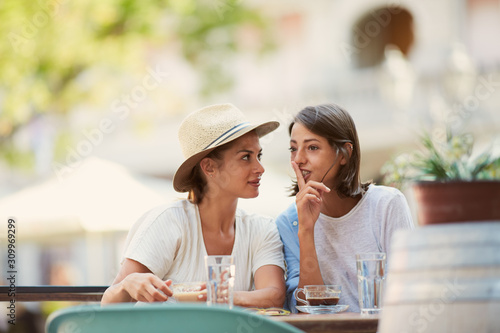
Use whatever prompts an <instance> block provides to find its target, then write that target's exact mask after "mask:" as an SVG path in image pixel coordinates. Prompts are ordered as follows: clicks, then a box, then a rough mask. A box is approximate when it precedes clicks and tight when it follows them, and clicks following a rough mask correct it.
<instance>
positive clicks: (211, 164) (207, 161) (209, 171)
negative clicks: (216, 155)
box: [200, 157, 216, 178]
mask: <svg viewBox="0 0 500 333" xmlns="http://www.w3.org/2000/svg"><path fill="white" fill-rule="evenodd" d="M215 168H216V164H215V161H214V160H212V159H211V158H210V157H205V158H204V159H202V160H201V161H200V169H201V171H202V172H203V173H204V174H205V177H207V178H209V177H213V174H214V172H215Z"/></svg>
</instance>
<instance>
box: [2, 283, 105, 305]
mask: <svg viewBox="0 0 500 333" xmlns="http://www.w3.org/2000/svg"><path fill="white" fill-rule="evenodd" d="M107 288H108V286H15V287H10V286H0V302H10V301H11V300H15V301H16V302H42V301H70V302H100V301H101V298H102V294H103V293H104V291H105V290H106V289H107Z"/></svg>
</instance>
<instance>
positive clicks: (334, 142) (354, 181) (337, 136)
mask: <svg viewBox="0 0 500 333" xmlns="http://www.w3.org/2000/svg"><path fill="white" fill-rule="evenodd" d="M295 123H299V124H302V125H303V126H305V127H306V128H307V129H308V130H309V131H311V132H313V133H314V134H316V135H319V136H321V137H323V138H325V139H327V141H328V143H329V144H330V145H331V146H332V148H334V149H336V150H337V152H338V153H340V154H342V155H343V157H344V158H345V160H346V161H347V163H346V164H345V165H341V166H340V168H339V172H338V175H337V178H336V181H335V184H334V187H333V188H334V189H335V190H336V191H337V193H338V195H339V196H340V197H344V198H345V197H355V196H357V195H359V194H363V193H364V192H365V191H366V190H367V189H368V186H369V185H370V183H371V182H366V183H361V179H360V175H359V169H360V165H361V151H360V147H359V139H358V133H357V132H356V126H355V125H354V121H353V120H352V118H351V116H350V115H349V113H348V112H347V111H346V110H344V109H343V108H341V107H340V106H338V105H336V104H322V105H317V106H308V107H306V108H304V109H303V110H302V111H300V112H299V113H298V114H297V115H296V116H295V118H294V119H293V121H292V123H291V124H290V126H289V127H288V133H289V134H290V135H291V133H292V128H293V125H295ZM345 143H351V144H352V153H351V155H350V156H349V151H348V150H347V149H346V145H345ZM291 190H292V194H291V196H294V195H296V194H297V193H298V192H299V186H298V185H297V182H296V181H294V182H293V185H292V189H291Z"/></svg>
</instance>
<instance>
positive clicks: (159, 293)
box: [101, 258, 173, 305]
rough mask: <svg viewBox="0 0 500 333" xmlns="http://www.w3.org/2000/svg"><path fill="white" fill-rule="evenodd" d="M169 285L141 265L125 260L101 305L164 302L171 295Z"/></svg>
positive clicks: (168, 281)
mask: <svg viewBox="0 0 500 333" xmlns="http://www.w3.org/2000/svg"><path fill="white" fill-rule="evenodd" d="M171 285H172V281H171V280H167V281H163V280H162V279H160V278H159V277H157V276H156V275H154V274H153V273H152V272H151V271H150V270H149V269H148V268H147V267H146V266H144V265H143V264H141V263H139V262H137V261H135V260H132V259H129V258H126V259H125V260H124V261H123V264H122V265H121V267H120V271H119V272H118V275H117V276H116V278H115V280H114V281H113V284H112V285H111V286H110V287H109V288H108V289H106V291H105V292H104V294H103V295H102V300H101V304H103V305H104V304H109V303H120V302H135V301H141V302H165V301H166V300H167V299H168V298H169V297H171V296H172V295H173V292H172V290H171V289H170V288H169V287H170V286H171Z"/></svg>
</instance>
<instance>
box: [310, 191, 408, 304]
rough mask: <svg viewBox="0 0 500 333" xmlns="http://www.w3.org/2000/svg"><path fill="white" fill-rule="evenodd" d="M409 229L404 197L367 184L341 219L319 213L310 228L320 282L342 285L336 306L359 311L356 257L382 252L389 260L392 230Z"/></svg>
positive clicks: (396, 192) (399, 193)
mask: <svg viewBox="0 0 500 333" xmlns="http://www.w3.org/2000/svg"><path fill="white" fill-rule="evenodd" d="M412 228H413V222H412V219H411V213H410V211H409V208H408V204H407V202H406V199H405V197H404V195H403V194H402V193H401V192H400V191H398V190H397V189H394V188H392V187H386V186H374V185H370V187H369V189H368V191H367V192H366V193H365V195H364V196H363V197H362V198H361V200H360V201H359V202H358V204H357V205H356V206H355V207H354V208H353V209H352V210H351V211H350V212H349V213H347V214H346V215H344V216H342V217H339V218H333V217H329V216H326V215H323V214H320V216H319V218H318V220H317V221H316V225H315V227H314V242H315V246H316V252H317V254H318V261H319V266H320V270H321V275H322V277H323V281H324V283H325V284H340V285H341V286H342V294H341V297H340V300H339V304H348V305H349V307H350V309H349V310H350V311H355V312H359V304H358V285H357V270H356V254H357V253H366V252H385V253H386V254H387V258H389V257H390V253H389V252H390V242H391V236H392V235H393V233H394V231H395V230H398V229H412ZM388 269H389V268H388Z"/></svg>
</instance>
